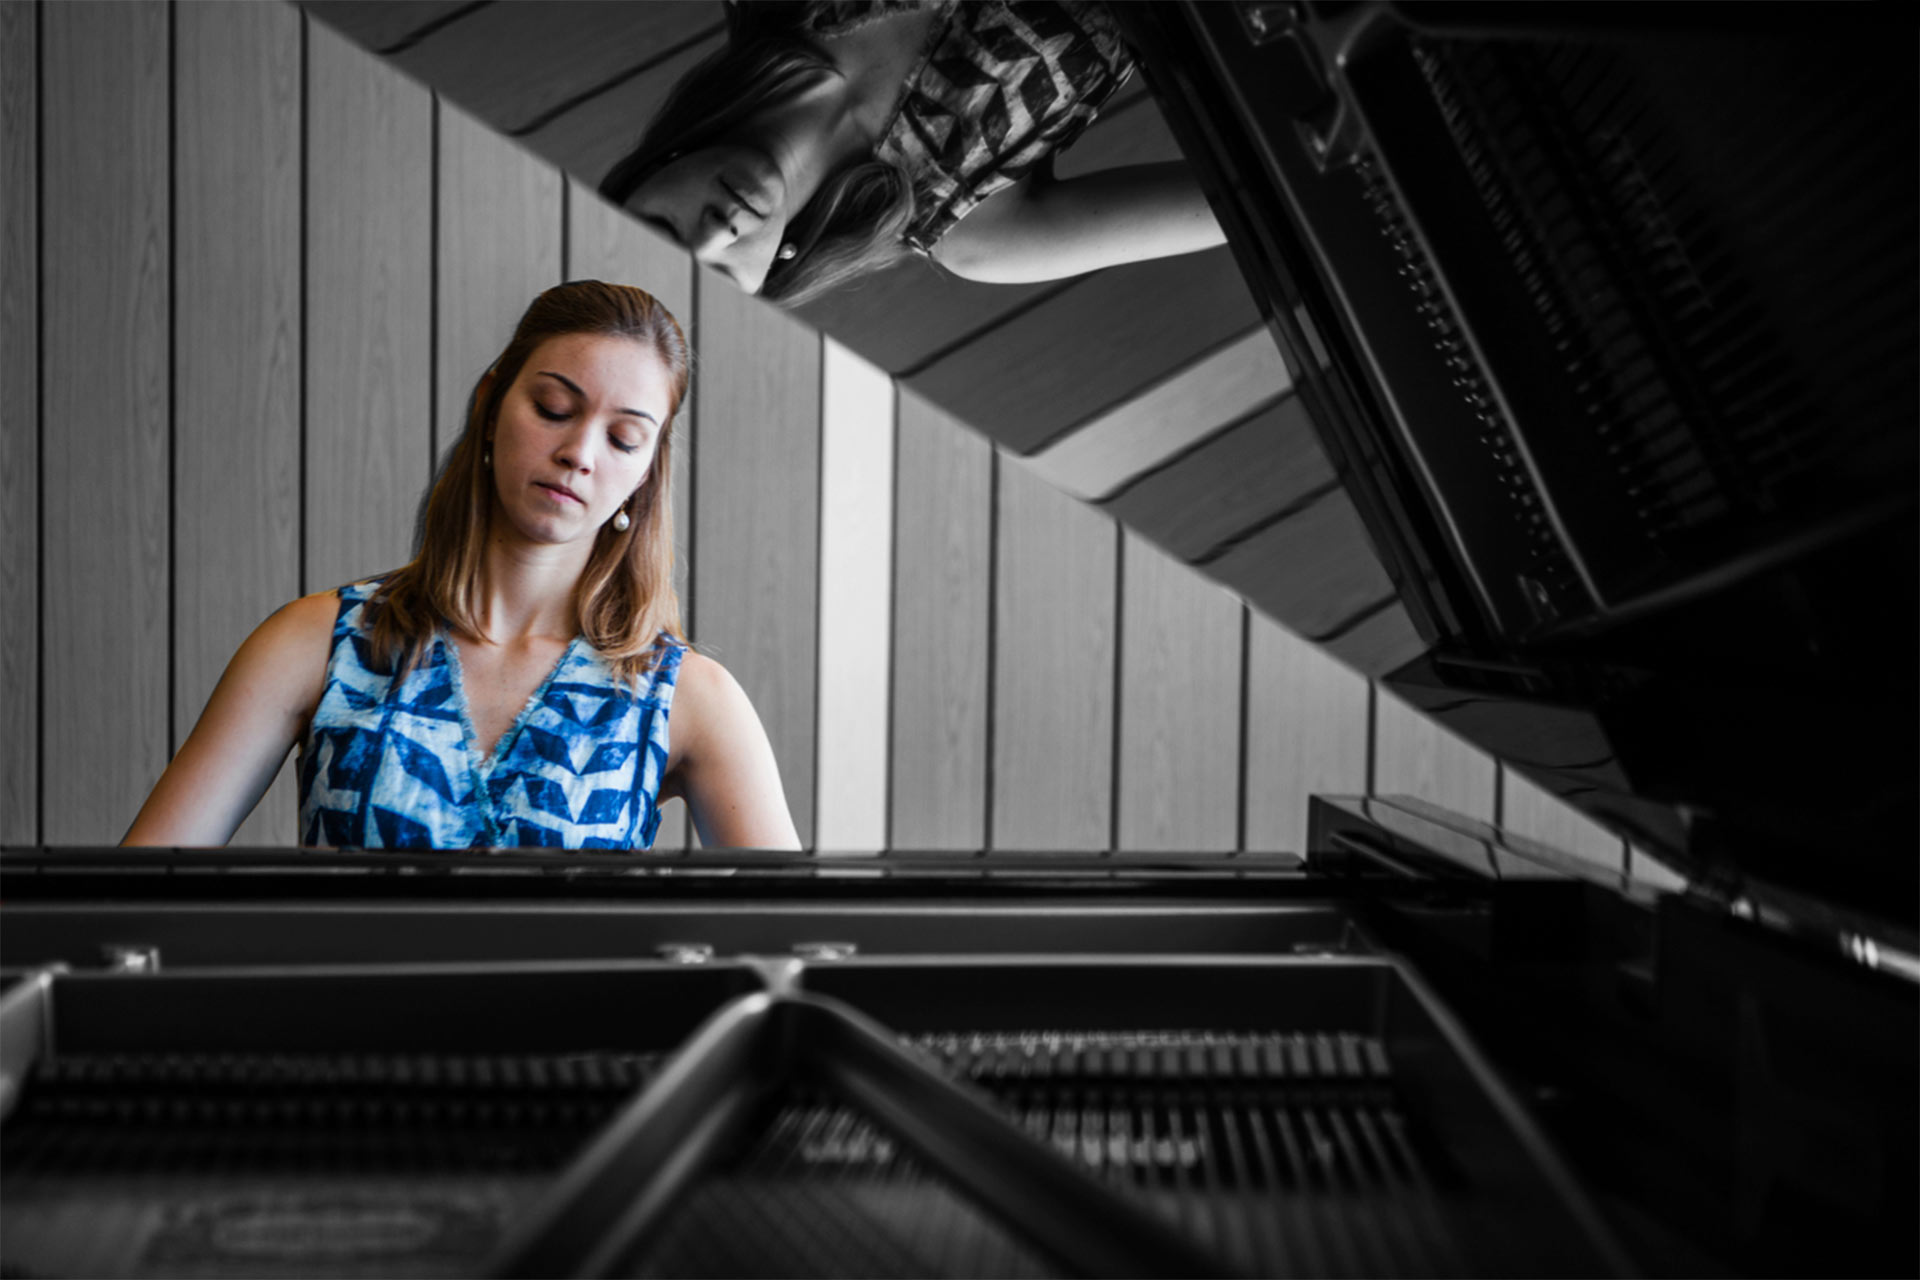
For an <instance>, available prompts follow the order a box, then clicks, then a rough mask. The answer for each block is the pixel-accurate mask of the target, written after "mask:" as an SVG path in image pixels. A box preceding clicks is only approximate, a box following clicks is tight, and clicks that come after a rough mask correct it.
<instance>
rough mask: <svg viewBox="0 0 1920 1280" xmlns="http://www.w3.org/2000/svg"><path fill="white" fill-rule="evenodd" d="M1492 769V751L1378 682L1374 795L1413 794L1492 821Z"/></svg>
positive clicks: (1484, 820)
mask: <svg viewBox="0 0 1920 1280" xmlns="http://www.w3.org/2000/svg"><path fill="white" fill-rule="evenodd" d="M1496 768H1497V766H1496V765H1495V764H1494V760H1493V757H1492V756H1490V755H1488V754H1487V753H1486V752H1484V751H1482V750H1480V749H1479V748H1478V747H1476V746H1473V745H1472V744H1471V743H1469V742H1468V741H1467V740H1466V739H1464V738H1461V737H1459V736H1458V735H1456V734H1454V733H1451V732H1449V731H1448V730H1446V729H1444V728H1442V727H1441V726H1439V725H1438V724H1435V723H1434V722H1433V721H1432V720H1430V719H1428V718H1427V717H1426V716H1424V715H1422V714H1421V713H1420V712H1418V711H1416V710H1415V709H1414V708H1413V707H1411V706H1409V705H1408V704H1407V703H1406V702H1404V701H1403V700H1401V699H1400V698H1399V697H1397V696H1395V695H1394V694H1393V693H1391V692H1389V691H1388V690H1387V689H1386V688H1385V687H1384V686H1381V687H1380V689H1379V696H1378V697H1377V698H1375V699H1374V739H1373V792H1374V794H1375V795H1381V796H1395V795H1399V796H1413V797H1414V798H1416V799H1419V800H1425V801H1427V802H1428V803H1429V804H1437V805H1439V806H1440V807H1441V808H1443V809H1451V810H1453V811H1454V812H1455V813H1457V814H1460V815H1461V816H1463V817H1468V818H1478V819H1480V821H1482V822H1492V821H1493V820H1494V786H1495V781H1494V779H1495V770H1496Z"/></svg>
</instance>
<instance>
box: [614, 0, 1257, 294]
mask: <svg viewBox="0 0 1920 1280" xmlns="http://www.w3.org/2000/svg"><path fill="white" fill-rule="evenodd" d="M727 20H728V39H727V45H726V47H725V48H724V49H722V50H721V51H719V52H718V53H716V54H714V55H713V56H712V57H710V58H708V59H707V60H706V61H705V62H703V63H701V64H700V65H699V66H697V67H695V68H694V69H693V70H692V71H691V72H689V73H688V74H687V76H686V77H685V78H684V79H683V80H682V81H681V82H680V83H679V84H678V85H676V86H674V90H673V92H672V93H671V94H670V95H669V96H668V99H667V102H666V104H665V105H664V106H663V107H662V108H661V111H660V114H659V115H658V116H657V117H656V118H655V119H654V121H653V123H652V124H651V125H650V126H649V127H648V128H647V130H646V132H645V133H644V134H643V135H642V137H641V139H640V142H639V144H638V146H637V147H636V148H635V149H634V150H633V151H632V152H631V153H630V154H629V155H627V156H626V157H625V158H624V159H622V160H621V161H620V162H619V163H618V164H616V165H615V166H614V167H613V169H612V170H611V171H610V172H609V173H608V174H607V176H606V178H605V179H604V180H603V181H602V182H601V184H600V191H601V194H602V195H604V196H606V197H607V198H608V199H609V200H611V201H612V202H614V203H615V204H620V205H624V206H625V207H626V208H628V209H630V210H631V211H632V212H633V213H634V214H635V215H636V216H638V217H639V218H641V219H642V220H643V221H646V222H648V223H651V224H652V225H653V226H655V227H656V228H657V229H659V230H660V231H662V232H664V233H665V234H667V235H668V236H670V237H671V238H673V239H675V240H677V241H678V242H679V243H681V244H682V245H684V246H686V247H687V248H688V249H690V250H691V251H692V252H693V255H694V256H695V257H696V258H697V259H699V260H700V261H701V262H703V263H705V264H707V265H708V266H711V267H713V268H715V269H717V270H719V271H721V272H723V273H725V274H727V275H729V276H731V277H732V278H733V279H734V280H735V282H736V283H738V284H739V285H740V286H741V287H742V288H744V289H746V290H747V291H748V292H751V293H759V294H764V295H765V296H767V297H769V298H773V299H776V300H779V301H783V302H788V303H798V302H804V301H806V300H807V299H809V298H812V297H816V296H818V295H819V294H821V293H823V292H825V291H826V290H828V289H831V288H833V287H834V286H836V285H838V284H840V283H842V282H844V281H846V280H850V279H852V278H854V277H856V276H859V275H861V274H864V273H866V272H869V271H874V270H877V269H879V268H881V267H885V266H888V265H890V264H891V263H893V262H896V261H898V260H900V259H901V258H903V257H905V256H907V255H909V254H911V253H920V254H924V255H927V256H930V257H932V258H933V259H934V260H935V261H937V262H939V263H941V264H942V265H943V266H945V267H947V268H948V269H949V270H951V271H953V272H954V273H955V274H957V275H962V276H965V277H968V278H969V279H974V280H986V281H996V282H1001V283H1020V282H1025V281H1032V280H1047V279H1054V278H1058V277H1062V276H1070V275H1079V274H1080V273H1082V272H1085V271H1092V270H1095V269H1097V268H1100V267H1105V266H1112V265H1114V264H1116V263H1120V262H1131V261H1137V260H1140V259H1144V258H1155V257H1164V256H1168V255H1171V254H1176V253H1190V252H1193V251H1195V250H1198V249H1205V248H1209V247H1211V246H1213V245H1216V244H1219V243H1221V242H1222V240H1223V237H1222V235H1221V232H1220V228H1219V226H1218V225H1217V224H1216V223H1215V222H1214V219H1213V215H1212V213H1211V211H1210V210H1209V209H1208V207H1207V203H1206V200H1205V198H1204V197H1203V196H1202V195H1201V194H1200V191H1199V188H1198V187H1197V186H1196V185H1195V183H1194V181H1193V179H1192V176H1191V174H1190V173H1188V171H1187V170H1186V167H1185V166H1184V165H1181V164H1177V163H1175V164H1159V165H1136V166H1132V167H1129V168H1123V169H1111V170H1106V171H1104V172H1099V173H1093V174H1088V175H1086V176H1084V177H1080V178H1075V179H1073V180H1071V181H1056V180H1054V179H1053V178H1052V177H1051V172H1050V170H1051V164H1052V158H1053V156H1054V154H1055V153H1056V152H1058V151H1059V150H1061V149H1062V148H1064V147H1066V146H1067V145H1068V144H1069V143H1071V142H1072V141H1073V140H1074V139H1075V138H1076V137H1078V136H1079V135H1080V133H1081V131H1082V130H1083V129H1085V128H1086V126H1087V125H1088V124H1090V123H1091V122H1092V121H1093V118H1094V116H1095V115H1096V114H1097V113H1098V111H1099V109H1100V106H1101V104H1102V103H1104V102H1105V101H1106V100H1107V98H1108V97H1109V96H1111V95H1112V93H1113V91H1114V90H1115V89H1117V88H1118V87H1119V86H1120V84H1121V82H1122V81H1124V80H1125V79H1126V78H1127V76H1128V75H1129V74H1130V73H1131V72H1132V70H1133V60H1132V57H1131V55H1129V54H1128V52H1127V50H1126V47H1125V45H1124V44H1123V43H1122V42H1121V39H1120V35H1119V31H1118V29H1117V27H1116V26H1115V24H1114V21H1113V17H1112V15H1111V14H1109V13H1108V12H1107V11H1106V9H1105V7H1104V6H1102V5H1100V4H1098V3H1093V2H1091V0H933V2H930V3H924V4H922V3H915V0H809V2H808V3H777V2H776V3H769V2H764V0H763V2H757V3H734V4H729V5H728V8H727Z"/></svg>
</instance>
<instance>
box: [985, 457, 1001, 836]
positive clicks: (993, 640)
mask: <svg viewBox="0 0 1920 1280" xmlns="http://www.w3.org/2000/svg"><path fill="white" fill-rule="evenodd" d="M987 456H988V461H989V466H988V469H987V705H986V732H985V734H984V735H983V736H984V739H985V742H984V746H985V750H986V769H985V770H984V771H983V773H984V779H983V782H984V785H983V786H982V787H981V788H980V791H981V809H982V813H981V822H982V826H981V828H980V848H981V851H982V852H983V853H984V852H986V851H988V850H990V849H992V848H993V847H994V839H993V802H994V794H993V793H994V781H995V779H996V777H997V776H998V770H996V769H995V768H994V760H995V751H996V750H997V749H998V745H999V744H998V742H997V740H996V739H995V737H994V735H995V733H996V732H997V729H998V725H997V723H996V721H997V719H998V716H997V715H996V714H995V713H996V711H997V709H998V707H999V703H1000V697H999V679H1000V472H1001V469H1002V467H1004V466H1005V462H1004V461H1003V459H1002V458H1001V451H1000V449H999V447H998V446H994V447H993V448H992V449H990V450H989V452H988V455H987Z"/></svg>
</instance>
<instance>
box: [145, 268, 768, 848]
mask: <svg viewBox="0 0 1920 1280" xmlns="http://www.w3.org/2000/svg"><path fill="white" fill-rule="evenodd" d="M688 366H689V353H688V351H687V344H686V339H685V338H684V336H683V335H682V334H681V331H680V326H679V325H678V324H677V323H676V322H675V321H674V319H673V317H672V316H671V315H669V314H668V313H667V310H666V308H665V307H662V306H661V305H660V304H659V303H658V302H656V301H655V300H654V299H653V298H652V297H651V296H650V295H648V294H646V293H644V292H642V291H641V290H639V289H634V288H628V287H625V286H620V285H609V284H602V283H600V282H598V281H580V282H574V283H571V284H565V285H560V286H558V287H556V288H553V289H549V290H547V291H546V292H545V293H543V294H541V295H540V296H539V297H538V298H536V299H535V300H534V302H533V304H532V305H531V306H529V307H528V308H527V312H526V314H525V315H524V316H522V317H521V319H520V324H519V326H518V328H517V329H516V330H515V332H514V335H513V340H512V341H511V342H510V343H509V344H508V345H507V349H506V350H505V351H504V352H502V353H501V355H500V358H499V359H498V360H496V361H495V362H494V364H493V367H492V368H491V369H489V370H488V371H487V373H486V374H485V376H483V377H482V378H481V379H480V382H479V385H478V386H477V387H476V388H475V390H474V393H473V397H472V399H471V401H470V402H469V405H468V411H467V422H466V429H465V430H464V432H463V433H462V434H461V436H460V439H459V441H458V442H457V443H456V444H455V445H454V448H453V452H452V453H451V454H450V455H449V458H448V461H447V465H446V467H445V469H444V470H443V471H442V473H441V475H440V478H439V479H438V480H437V481H436V482H435V484H434V486H433V491H432V494H431V496H430V497H429V499H428V502H427V508H426V516H425V522H424V532H423V536H422V539H421V546H420V553H419V555H418V557H417V558H416V559H415V560H414V561H413V562H412V563H411V564H408V565H406V566H405V567H404V568H401V569H399V570H396V571H395V572H393V573H390V574H388V575H386V576H385V577H383V578H378V579H374V580H372V581H369V582H362V583H355V584H352V585H350V586H346V587H341V588H340V589H338V590H337V591H327V592H322V593H320V594H318V595H311V596H307V597H305V598H303V599H300V600H296V601H294V602H293V603H292V604H289V605H287V606H286V607H285V608H283V609H281V610H280V611H279V612H278V613H276V614H274V615H273V616H272V617H271V618H268V619H267V620H266V621H265V622H264V623H262V624H261V625H260V627H259V629H258V630H256V631H255V632H254V633H253V635H252V636H250V637H249V638H248V639H247V641H246V643H244V644H243V645H241V647H240V651H239V652H238V653H237V654H235V655H234V658H233V661H232V662H231V663H230V664H229V665H228V667H227V670H226V674H225V675H224V676H222V677H221V680H220V684H219V686H218V687H217V688H216V689H215V690H214V692H213V696H212V697H211V698H210V699H209V700H208V703H207V708H206V711H205V712H204V713H203V714H202V716H201V717H200V722H199V723H198V724H197V725H195V726H194V730H193V733H192V735H191V736H190V737H189V738H188V739H187V741H186V744H185V745H184V746H182V747H181V749H180V754H179V755H178V756H176V757H175V758H174V760H173V763H172V764H170V765H169V766H168V767H167V771H166V772H165V774H163V775H162V776H161V778H160V781H159V783H158V784H156V785H155V787H154V789H153V794H152V795H151V796H149V797H148V799H147V802H146V804H145V806H144V807H143V808H142V809H141V810H140V815H139V817H138V818H136V819H135V820H134V823H133V826H132V828H131V829H130V830H129V831H128V832H127V835H126V839H125V840H124V841H123V843H125V844H130V845H147V844H160V845H217V844H224V843H225V842H226V841H227V840H228V839H229V838H231V836H232V835H233V832H234V830H235V828H237V827H238V826H239V825H240V822H241V821H242V820H243V819H244V818H245V817H246V815H247V814H248V813H249V812H250V811H251V810H252V809H253V806H254V804H255V802H257V801H258V800H259V798H260V796H261V794H262V793H263V792H264V791H265V790H266V788H267V786H268V784H269V783H270V782H271V781H272V780H273V776H274V774H275V772H276V771H277V770H278V769H279V767H280V762H281V761H282V760H283V759H285V757H286V753H287V748H288V747H289V746H291V745H293V744H295V743H298V744H299V745H300V748H301V757H300V794H301V804H300V833H301V840H302V842H303V843H307V844H326V845H339V846H351V847H369V848H375V847H413V848H470V847H494V846H503V845H552V846H564V847H568V848H636V847H639V848H644V847H645V846H647V845H648V844H650V843H651V842H652V840H653V836H654V832H655V830H656V829H657V828H658V826H659V805H660V804H661V803H662V802H664V801H665V800H667V799H668V798H670V797H673V796H681V797H684V799H685V800H686V803H687V807H688V809H689V811H690V812H691V813H692V815H693V822H694V826H695V828H696V829H697V830H698V832H699V834H700V839H701V841H702V842H703V843H704V844H706V845H707V846H708V847H715V846H726V845H734V846H750V847H757V848H787V849H792V848H798V847H799V841H798V839H797V837H796V835H795V833H794V828H793V822H792V819H791V818H790V817H789V816H788V813H787V806H786V800H785V796H784V794H783V793H782V791H781V788H780V776H779V771H778V768H777V767H776V765H775V763H774V759H773V751H772V749H771V747H770V746H769V745H768V742H767V735H766V731H765V730H764V729H763V728H762V727H761V724H760V721H759V718H758V717H757V716H756V715H755V714H754V710H753V707H752V706H751V704H750V703H749V702H748V701H747V697H746V695H745V694H744V693H743V692H742V691H741V689H740V686H739V685H738V684H737V683H735V682H734V680H733V678H732V677H731V676H729V675H728V674H727V673H726V671H725V670H723V669H722V668H721V667H720V666H719V664H717V663H715V662H713V661H711V660H710V659H708V658H705V657H703V656H701V655H700V654H697V653H694V652H692V650H691V649H689V648H688V647H687V645H686V642H685V641H684V640H682V639H681V638H680V607H679V602H678V599H677V598H676V596H675V594H674V589H673V576H672V569H673V518H672V512H671V508H670V504H669V490H668V476H669V475H670V474H671V470H670V465H671V460H672V438H671V427H672V425H673V416H674V413H675V412H676V411H677V410H678V409H679V407H680V402H681V400H682V398H683V397H684V396H685V394H686V389H687V378H688V372H689V368H688ZM669 713H671V725H672V732H671V734H669V732H668V725H669Z"/></svg>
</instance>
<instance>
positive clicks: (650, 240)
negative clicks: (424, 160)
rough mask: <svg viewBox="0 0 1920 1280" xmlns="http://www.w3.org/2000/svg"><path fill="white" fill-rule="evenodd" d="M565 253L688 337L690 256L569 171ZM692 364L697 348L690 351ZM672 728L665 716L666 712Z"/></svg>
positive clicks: (680, 512) (676, 500)
mask: <svg viewBox="0 0 1920 1280" xmlns="http://www.w3.org/2000/svg"><path fill="white" fill-rule="evenodd" d="M567 185H568V190H567V240H566V247H567V260H566V262H564V263H562V264H561V274H562V275H563V276H564V277H565V278H566V279H568V280H605V281H606V282H607V283H609V284H630V285H635V286H637V287H639V288H642V289H645V290H646V291H647V292H648V293H651V294H652V295H653V296H654V297H655V298H657V299H658V300H659V301H660V302H662V303H664V304H665V305H666V308H667V310H668V311H671V312H672V313H673V318H674V319H675V320H678V321H679V322H680V328H681V330H682V331H683V332H684V333H685V334H686V335H687V340H688V342H689V343H691V342H692V341H693V333H694V324H693V321H694V315H693V257H692V255H691V254H689V253H688V252H687V251H686V250H685V249H682V248H680V247H679V246H678V245H676V244H674V243H673V242H672V241H670V240H668V239H667V238H666V237H664V236H661V235H659V234H657V233H655V232H653V231H651V230H649V229H647V228H646V227H644V226H642V225H641V224H640V223H638V222H635V221H634V220H633V219H632V218H630V217H628V216H627V215H626V214H624V213H622V212H621V211H620V210H618V209H616V208H614V207H613V206H612V205H610V204H608V203H607V202H606V201H605V200H602V199H601V198H600V197H599V196H598V195H596V194H595V193H594V191H593V188H591V187H589V186H587V185H585V184H583V183H581V182H579V181H578V180H576V179H568V184H567ZM694 358H695V362H696V365H697V363H698V360H699V355H698V353H697V352H696V353H695V357H694ZM697 420H698V406H697V405H696V404H695V402H694V397H693V395H692V394H691V393H689V394H688V396H687V398H686V399H685V400H683V401H682V402H681V404H680V412H679V415H678V416H677V417H676V419H675V421H674V424H673V449H674V453H673V479H672V485H671V491H670V497H671V500H672V502H673V537H674V557H673V584H674V589H675V590H677V591H678V592H679V593H680V615H681V618H682V619H683V620H684V622H685V623H686V625H687V627H688V628H689V629H691V628H692V626H693V624H694V618H693V582H692V571H691V565H692V535H693V505H692V502H693V491H692V489H691V487H690V486H691V484H692V478H691V477H692V470H691V468H692V461H691V459H692V457H693V444H694V438H695V424H696V422H697ZM667 728H668V732H669V733H671V732H672V728H673V726H672V717H671V716H669V717H668V726H667ZM687 841H688V830H687V809H686V806H685V805H684V804H682V803H681V802H680V801H678V800H670V801H668V802H667V805H666V807H665V809H664V810H662V812H661V817H660V830H659V831H658V832H657V833H656V834H655V836H654V840H653V847H654V848H655V849H659V850H662V851H666V850H674V849H684V848H686V847H687Z"/></svg>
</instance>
